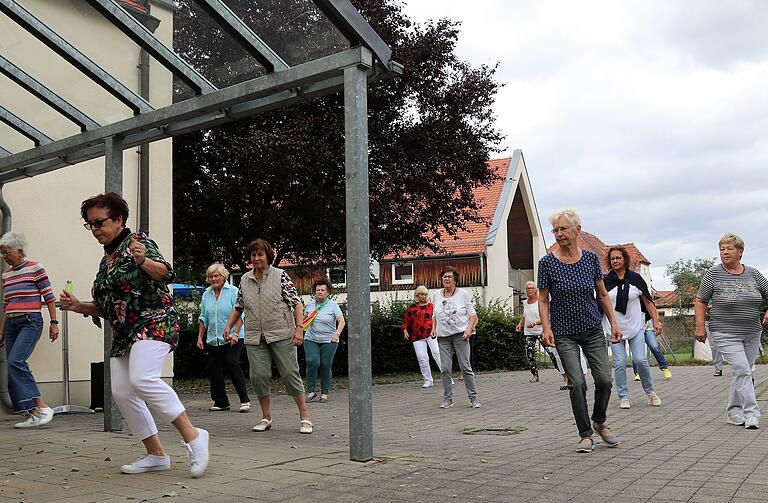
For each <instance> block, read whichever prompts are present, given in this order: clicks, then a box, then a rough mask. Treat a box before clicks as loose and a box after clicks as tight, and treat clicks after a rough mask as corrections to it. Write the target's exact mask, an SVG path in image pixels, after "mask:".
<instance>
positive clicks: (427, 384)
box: [421, 381, 435, 388]
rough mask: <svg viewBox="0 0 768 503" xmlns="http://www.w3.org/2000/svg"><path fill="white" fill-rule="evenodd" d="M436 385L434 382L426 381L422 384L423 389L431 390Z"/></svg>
mask: <svg viewBox="0 0 768 503" xmlns="http://www.w3.org/2000/svg"><path fill="white" fill-rule="evenodd" d="M434 385H435V383H434V382H432V381H424V384H422V385H421V387H422V388H431V387H432V386H434Z"/></svg>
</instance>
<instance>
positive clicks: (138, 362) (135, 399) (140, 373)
mask: <svg viewBox="0 0 768 503" xmlns="http://www.w3.org/2000/svg"><path fill="white" fill-rule="evenodd" d="M170 349H171V347H170V345H168V344H167V343H165V342H161V341H137V342H135V343H134V344H133V346H131V348H130V349H129V351H128V353H127V354H125V355H123V356H119V357H117V358H110V359H109V368H110V371H111V372H112V396H113V397H114V398H115V402H116V403H117V406H118V407H119V408H120V412H122V414H123V417H124V418H125V422H126V423H128V428H129V429H130V430H131V433H133V436H134V437H136V438H138V439H139V440H144V439H146V438H149V437H151V436H152V435H155V434H156V433H157V426H156V425H155V420H154V419H153V418H152V414H151V413H150V412H149V409H150V408H151V409H152V410H153V411H154V412H155V414H157V415H158V417H159V418H160V419H162V420H163V421H164V422H166V423H171V422H173V421H174V420H175V419H176V418H177V417H179V415H181V413H182V412H184V406H183V405H182V404H181V400H179V396H178V395H177V394H176V392H175V391H173V388H171V387H170V386H168V385H167V384H166V383H165V381H163V380H162V379H161V378H160V375H161V372H162V370H163V363H165V358H166V357H167V356H168V354H169V352H170ZM147 406H149V408H148V407H147Z"/></svg>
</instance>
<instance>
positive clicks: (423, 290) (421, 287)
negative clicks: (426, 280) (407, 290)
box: [413, 285, 429, 301]
mask: <svg viewBox="0 0 768 503" xmlns="http://www.w3.org/2000/svg"><path fill="white" fill-rule="evenodd" d="M420 293H426V294H427V298H429V289H428V288H427V287H426V286H424V285H419V286H417V287H416V290H414V291H413V300H414V301H416V300H418V299H417V298H416V296H417V295H419V294H420Z"/></svg>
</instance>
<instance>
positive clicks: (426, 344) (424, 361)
mask: <svg viewBox="0 0 768 503" xmlns="http://www.w3.org/2000/svg"><path fill="white" fill-rule="evenodd" d="M427 348H429V352H430V353H432V359H433V360H435V363H437V368H438V369H441V370H442V368H443V367H442V366H440V348H439V347H438V345H437V339H433V338H432V337H427V338H426V339H420V340H418V341H413V349H414V350H415V351H416V359H417V360H418V361H419V369H421V375H422V376H424V384H432V383H433V381H432V370H431V369H430V368H429V355H428V354H427Z"/></svg>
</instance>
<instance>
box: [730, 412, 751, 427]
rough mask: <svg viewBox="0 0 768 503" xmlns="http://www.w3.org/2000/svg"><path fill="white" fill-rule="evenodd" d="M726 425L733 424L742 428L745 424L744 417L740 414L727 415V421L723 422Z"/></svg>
mask: <svg viewBox="0 0 768 503" xmlns="http://www.w3.org/2000/svg"><path fill="white" fill-rule="evenodd" d="M725 422H726V423H728V424H733V425H736V426H744V423H745V422H746V421H745V419H744V416H742V415H741V414H728V419H726V420H725Z"/></svg>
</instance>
